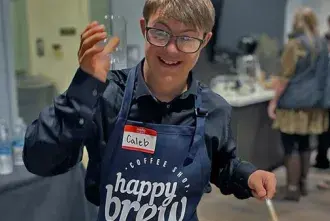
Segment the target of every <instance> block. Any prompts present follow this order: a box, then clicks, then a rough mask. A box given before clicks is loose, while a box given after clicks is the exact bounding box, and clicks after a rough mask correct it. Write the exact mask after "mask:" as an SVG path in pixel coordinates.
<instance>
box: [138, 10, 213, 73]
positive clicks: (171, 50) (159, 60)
mask: <svg viewBox="0 0 330 221" xmlns="http://www.w3.org/2000/svg"><path fill="white" fill-rule="evenodd" d="M140 25H141V30H142V33H143V34H144V35H145V57H146V62H147V65H148V68H149V70H150V71H151V73H153V74H157V75H161V76H162V77H172V78H180V77H181V78H182V77H186V76H187V75H188V74H189V71H191V69H192V68H193V67H194V66H195V64H196V62H197V60H198V58H199V55H200V51H201V49H202V48H203V47H205V45H206V44H207V43H208V41H209V39H210V38H211V36H212V33H207V34H206V35H205V33H204V32H203V31H200V30H196V29H194V28H191V27H187V26H186V25H184V24H183V23H181V22H179V21H176V20H172V19H171V20H167V21H165V22H164V21H161V20H160V19H159V13H155V14H154V15H153V16H151V17H150V19H149V21H148V24H147V23H146V21H145V20H144V19H141V21H140ZM146 27H148V28H154V29H153V30H152V31H151V32H150V33H152V34H151V35H149V41H150V38H151V39H153V41H163V42H166V40H164V39H166V38H168V34H170V35H173V36H182V37H180V38H179V40H178V41H177V42H178V44H180V46H179V47H177V44H176V38H171V39H170V41H169V43H168V44H167V45H166V46H155V45H154V44H151V43H149V42H148V40H147V33H146ZM162 31H165V32H162ZM150 36H151V37H150ZM196 39H200V40H204V41H202V42H201V43H200V41H198V40H196ZM150 42H151V41H150ZM189 42H190V43H189ZM196 44H198V45H199V44H200V48H199V49H198V50H197V51H196V52H194V53H185V52H182V50H187V49H193V48H196ZM191 45H193V46H191ZM180 49H181V51H180Z"/></svg>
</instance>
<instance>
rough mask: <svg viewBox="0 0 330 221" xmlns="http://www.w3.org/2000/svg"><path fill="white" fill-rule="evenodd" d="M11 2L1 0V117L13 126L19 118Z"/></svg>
mask: <svg viewBox="0 0 330 221" xmlns="http://www.w3.org/2000/svg"><path fill="white" fill-rule="evenodd" d="M9 19H10V2H9V0H1V1H0V48H1V50H0V101H1V103H0V118H2V119H5V120H6V121H7V123H8V124H9V126H10V130H11V128H12V125H13V122H14V120H15V119H16V118H17V115H18V114H17V113H18V111H17V102H16V101H17V95H16V82H15V77H14V76H15V75H14V54H13V50H12V47H11V45H12V32H11V25H10V21H9Z"/></svg>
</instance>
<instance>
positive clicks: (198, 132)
mask: <svg viewBox="0 0 330 221" xmlns="http://www.w3.org/2000/svg"><path fill="white" fill-rule="evenodd" d="M195 115H196V127H195V134H194V138H193V142H192V144H191V147H190V151H189V155H188V157H187V158H186V160H185V162H184V166H187V165H189V164H191V163H192V162H193V161H194V159H195V156H196V154H197V151H198V149H199V147H200V145H204V144H203V143H204V142H205V141H204V133H205V120H206V117H207V116H208V111H207V109H205V108H202V88H201V86H200V85H198V93H197V99H196V101H195Z"/></svg>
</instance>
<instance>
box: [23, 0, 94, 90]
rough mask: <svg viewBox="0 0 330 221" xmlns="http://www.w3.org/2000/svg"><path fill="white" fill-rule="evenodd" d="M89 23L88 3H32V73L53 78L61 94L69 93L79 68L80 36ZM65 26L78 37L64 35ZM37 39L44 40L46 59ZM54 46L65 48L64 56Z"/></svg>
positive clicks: (29, 4) (51, 0)
mask: <svg viewBox="0 0 330 221" xmlns="http://www.w3.org/2000/svg"><path fill="white" fill-rule="evenodd" d="M88 22H89V13H88V0H70V1H68V0H56V1H54V0H30V1H28V2H27V23H28V26H29V30H28V32H29V51H30V56H29V57H30V73H31V74H42V75H45V76H47V77H49V78H50V79H51V80H53V81H54V82H55V84H56V86H57V88H58V90H59V92H63V91H64V90H66V89H67V87H68V85H69V84H70V82H71V80H72V77H73V75H74V73H75V71H76V69H77V67H78V61H77V51H78V47H79V43H80V33H81V31H82V30H83V29H84V28H85V26H86V25H87V23H88ZM61 27H75V28H76V30H77V31H76V35H75V36H60V34H59V29H60V28H61ZM37 38H42V39H43V40H44V45H45V55H44V56H43V57H39V56H38V55H37V50H36V39H37ZM53 44H60V45H61V47H62V53H63V56H62V57H57V56H55V54H54V50H53V48H52V45H53Z"/></svg>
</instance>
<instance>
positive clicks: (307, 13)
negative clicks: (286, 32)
mask: <svg viewBox="0 0 330 221" xmlns="http://www.w3.org/2000/svg"><path fill="white" fill-rule="evenodd" d="M292 29H293V32H294V33H303V34H305V35H307V36H308V37H309V38H313V37H316V36H319V31H318V19H317V16H316V14H315V12H314V10H313V9H312V8H310V7H302V8H299V9H298V10H297V11H296V13H295V16H294V21H293V25H292Z"/></svg>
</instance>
